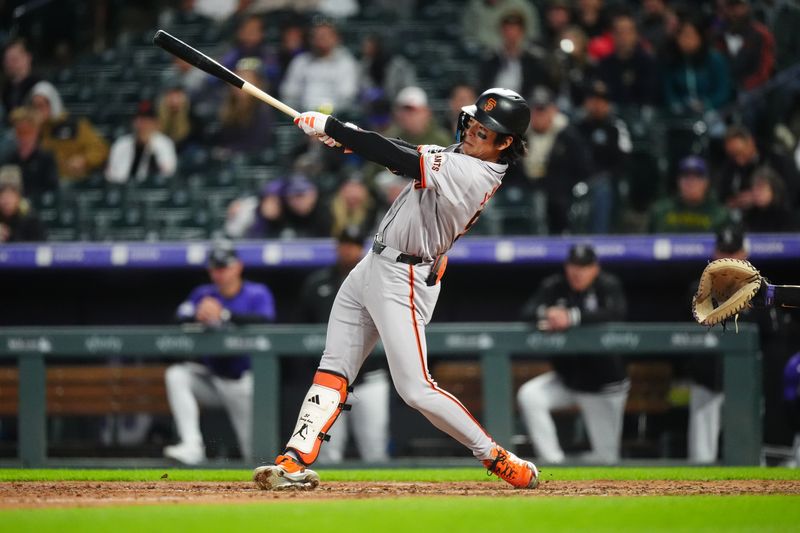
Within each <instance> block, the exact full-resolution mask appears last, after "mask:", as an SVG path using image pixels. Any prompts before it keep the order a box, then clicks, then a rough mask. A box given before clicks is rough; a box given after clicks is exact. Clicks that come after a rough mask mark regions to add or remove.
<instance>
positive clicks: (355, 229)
mask: <svg viewBox="0 0 800 533" xmlns="http://www.w3.org/2000/svg"><path fill="white" fill-rule="evenodd" d="M366 240H367V232H366V231H364V229H363V228H362V227H361V226H359V225H357V224H351V225H349V226H345V227H344V228H343V229H342V231H340V232H339V234H338V235H336V241H337V242H339V243H351V244H357V245H359V246H363V244H364V241H366Z"/></svg>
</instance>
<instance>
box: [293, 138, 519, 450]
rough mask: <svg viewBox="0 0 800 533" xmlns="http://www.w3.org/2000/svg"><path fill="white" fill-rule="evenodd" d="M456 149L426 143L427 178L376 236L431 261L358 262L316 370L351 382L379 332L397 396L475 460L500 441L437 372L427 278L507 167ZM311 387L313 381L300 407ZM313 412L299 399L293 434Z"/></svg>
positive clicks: (388, 258) (433, 294)
mask: <svg viewBox="0 0 800 533" xmlns="http://www.w3.org/2000/svg"><path fill="white" fill-rule="evenodd" d="M456 148H457V146H451V147H448V148H443V147H441V146H421V147H419V149H418V150H419V152H420V154H421V156H420V177H419V179H415V180H414V181H413V182H411V183H410V184H409V185H408V186H407V187H406V188H405V189H404V190H403V192H402V193H401V194H400V196H399V197H398V198H397V199H396V200H395V202H394V203H393V204H392V207H391V208H390V210H389V212H388V213H387V214H386V216H385V218H384V219H383V221H382V222H381V225H380V234H379V238H381V239H382V240H383V242H384V244H385V245H386V246H388V247H391V248H394V249H395V250H398V251H401V252H405V253H407V254H411V255H415V256H418V257H422V258H423V259H424V261H423V262H422V263H419V264H416V265H409V264H405V263H403V262H398V261H396V259H397V255H396V254H394V255H392V254H383V253H381V254H376V253H374V252H371V253H368V254H367V255H366V257H364V258H363V259H362V260H361V261H360V262H359V263H358V265H356V267H355V268H354V269H353V270H352V271H351V272H350V274H348V276H347V278H346V279H345V280H344V283H342V286H341V287H340V289H339V292H338V293H337V294H336V299H335V300H334V303H333V308H332V310H331V315H330V319H329V321H328V332H327V337H326V341H325V351H324V353H323V355H322V360H321V361H320V365H319V369H320V370H321V371H327V372H331V373H334V374H338V375H340V376H344V377H345V378H346V379H347V380H348V382H349V383H352V382H353V381H355V379H356V376H357V375H358V372H359V370H360V369H361V366H362V364H363V363H364V360H365V359H366V358H367V357H368V356H369V354H370V353H371V352H372V350H373V348H374V347H375V344H376V343H377V341H378V339H379V338H380V339H381V340H382V341H383V346H384V349H385V351H386V360H387V362H388V363H389V371H390V372H391V375H392V381H393V383H394V386H395V389H397V392H398V394H399V395H400V397H401V398H402V399H403V400H404V401H405V402H406V403H407V404H408V405H410V406H411V407H413V408H415V409H417V410H418V411H419V412H420V413H422V414H423V415H424V416H425V417H426V418H427V419H428V420H429V421H430V422H431V423H432V424H433V425H434V426H436V427H437V428H439V429H440V430H442V431H443V432H445V433H447V434H448V435H450V436H451V437H453V438H454V439H456V440H457V441H458V442H460V443H462V444H463V445H464V446H466V447H467V448H469V449H470V450H471V451H472V453H473V455H474V456H475V457H476V458H478V459H481V460H486V459H489V458H491V452H492V449H493V447H494V444H495V443H494V441H493V439H492V437H491V436H490V435H489V434H488V433H487V432H486V430H485V429H484V428H483V427H482V426H481V424H480V423H479V422H478V421H477V420H476V419H475V418H474V417H473V416H472V415H471V414H470V413H469V411H468V410H467V409H466V407H464V405H463V404H462V403H461V402H460V401H458V399H457V398H456V397H455V396H453V395H452V394H450V393H448V392H447V391H445V390H442V389H441V388H439V386H438V385H437V384H436V382H435V381H434V380H433V378H432V377H431V375H430V373H429V372H428V354H427V346H426V343H425V326H426V325H427V324H428V322H429V321H430V319H431V317H432V315H433V310H434V307H435V306H436V301H437V299H438V297H439V290H440V288H441V284H439V283H436V284H434V285H428V284H427V283H426V278H427V277H428V276H429V275H430V273H431V269H432V259H433V258H435V257H436V256H438V255H440V254H442V253H444V252H446V251H447V250H448V249H450V247H451V246H452V245H453V242H454V241H455V240H456V239H457V238H458V236H459V235H461V234H463V233H464V232H466V231H467V230H468V229H469V227H470V226H471V225H472V224H474V222H475V220H476V219H477V218H478V216H479V215H480V213H481V211H482V210H483V207H484V205H485V204H486V202H487V201H488V200H489V199H490V198H491V197H492V195H493V194H494V193H495V191H496V190H497V188H498V187H499V186H500V183H501V180H502V178H503V175H504V173H505V171H506V168H507V165H505V164H500V163H490V162H486V161H482V160H480V159H476V158H473V157H471V156H467V155H464V154H461V153H459V152H455V151H454V150H455V149H456ZM313 394H314V389H313V387H312V389H311V390H309V393H308V395H307V396H306V399H305V400H304V402H303V406H307V404H308V402H309V401H311V400H312V396H313ZM313 415H314V412H313V410H310V409H309V408H307V407H301V416H300V417H299V418H298V425H297V427H296V428H295V434H297V433H298V431H300V430H302V424H303V423H304V422H305V419H304V417H305V418H308V417H309V416H313ZM304 438H305V437H304ZM312 438H316V437H312Z"/></svg>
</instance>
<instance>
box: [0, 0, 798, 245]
mask: <svg viewBox="0 0 800 533" xmlns="http://www.w3.org/2000/svg"><path fill="white" fill-rule="evenodd" d="M174 4H175V5H174V6H173V7H168V8H161V9H160V10H159V9H156V8H152V9H151V11H152V13H151V15H152V16H156V15H157V16H158V24H159V25H162V26H163V27H165V28H167V29H170V30H172V31H174V32H175V33H176V34H177V35H178V36H179V37H184V38H186V39H187V40H190V42H191V39H190V37H192V36H195V37H197V39H196V40H199V41H201V42H202V43H205V42H207V43H208V46H207V47H206V50H207V51H209V52H210V53H211V54H212V55H215V57H216V58H217V59H219V61H220V62H221V63H222V64H224V65H226V66H227V67H229V68H231V69H232V70H235V71H236V72H237V74H239V75H240V76H242V77H243V78H244V79H245V80H247V81H249V82H251V83H253V84H255V85H257V86H259V87H262V88H263V89H264V90H266V91H267V92H269V93H271V94H273V95H275V96H276V97H278V98H279V99H281V100H282V101H284V102H286V103H287V104H289V105H291V106H294V107H296V108H297V109H300V110H306V109H315V110H322V111H325V112H333V113H334V114H336V115H337V116H340V117H343V118H345V119H349V120H353V121H354V122H356V123H358V124H359V125H361V126H362V127H365V128H369V129H374V130H378V131H381V132H382V133H385V134H387V135H389V136H398V137H402V138H405V139H407V140H409V141H411V142H416V143H420V144H422V143H428V144H441V145H448V144H451V143H452V142H454V136H453V131H454V122H455V117H456V116H457V113H458V111H459V109H460V107H461V106H462V105H464V104H466V103H471V102H473V101H474V99H475V95H476V94H477V93H479V92H481V91H482V90H484V89H486V88H489V87H492V86H503V87H507V88H511V89H513V90H516V91H518V92H519V93H520V94H522V95H523V96H524V97H526V99H527V100H528V102H529V104H530V106H531V109H532V112H531V127H530V130H529V132H528V147H529V151H528V155H527V156H526V157H525V159H524V161H523V162H522V163H521V164H520V165H518V166H517V167H516V168H515V169H513V171H511V172H509V175H508V176H507V178H506V180H505V183H504V187H503V188H502V189H501V192H500V194H498V195H497V197H496V199H495V201H494V202H493V204H494V205H493V206H492V208H491V209H490V210H489V213H491V215H489V214H488V213H487V217H486V218H489V219H491V220H494V221H495V223H493V224H490V223H486V224H483V225H479V226H478V227H477V228H476V231H477V232H480V231H483V232H484V233H494V234H498V233H500V234H540V235H543V234H549V235H559V234H577V233H636V232H641V233H644V232H670V233H681V232H711V231H714V230H716V229H718V228H719V227H720V226H721V225H724V224H726V223H729V222H733V223H737V224H739V225H741V226H742V227H743V228H744V229H745V230H746V231H758V232H783V231H791V230H794V229H796V228H797V227H798V226H797V223H798V221H797V217H796V216H795V215H794V208H796V207H797V206H798V189H799V188H800V169H799V168H798V165H799V164H800V142H798V140H800V125H799V124H800V121H799V120H798V116H800V98H798V95H800V88H798V86H797V82H796V81H795V80H794V79H793V75H794V70H795V63H796V59H797V58H800V39H799V38H798V37H796V32H795V31H794V27H793V25H792V21H795V20H800V4H798V3H796V2H794V1H783V2H749V1H747V0H719V1H714V2H711V1H706V2H679V1H668V0H646V1H642V2H625V1H622V0H617V1H611V0H606V1H604V0H576V1H574V2H573V1H567V0H539V1H527V0H502V1H483V0H472V1H470V2H469V5H468V6H467V8H466V9H464V10H463V14H462V16H463V21H462V26H461V27H460V28H456V30H458V31H457V35H458V38H459V39H460V42H457V43H456V44H453V43H452V42H449V43H445V42H444V41H442V40H435V37H434V36H433V35H430V34H431V33H432V32H430V31H429V30H428V28H430V26H429V25H428V26H425V23H426V22H429V21H428V20H426V19H427V18H429V17H432V16H435V15H437V10H439V11H442V12H443V13H454V12H459V11H458V6H457V5H455V6H454V5H453V3H450V2H433V3H427V2H426V3H424V4H425V5H422V4H423V3H421V2H414V1H409V2H399V3H392V5H389V4H388V3H378V4H376V5H372V4H373V3H369V4H370V5H369V6H367V5H366V3H364V4H363V5H360V4H359V3H357V2H346V3H344V4H343V3H341V2H307V3H305V2H304V3H300V4H296V5H293V6H292V7H287V6H284V5H283V4H282V3H275V2H257V1H256V2H245V1H242V2H239V3H238V5H237V3H236V2H233V3H231V9H232V10H231V11H230V12H225V13H221V12H219V11H215V10H214V9H212V8H211V7H209V6H214V5H215V4H214V3H213V2H201V1H197V2H195V1H182V2H176V3H174ZM395 4H396V5H395ZM344 5H347V6H348V7H347V8H346V9H344V8H343V7H342V6H344ZM46 9H47V8H44V9H43V10H42V11H43V12H45V11H46ZM390 19H391V20H395V21H396V24H395V27H394V28H393V29H394V32H373V31H372V29H374V28H375V25H376V22H381V21H385V20H390ZM415 28H416V30H415ZM124 29H125V28H124V27H123V30H124ZM415 31H416V33H415ZM425 31H427V33H424V32H425ZM404 32H406V33H408V35H412V36H415V37H416V38H415V39H413V40H407V39H404V38H403V36H404V35H405V33H404ZM409 32H410V33H409ZM451 33H452V31H451ZM131 34H133V35H138V37H139V38H140V41H136V40H135V39H134V38H133V37H130V35H131ZM187 34H188V36H187ZM126 35H127V39H126V38H123V36H126ZM201 35H202V37H200V36H201ZM151 36H152V30H150V31H145V32H138V33H137V31H135V30H133V29H131V30H130V31H128V32H127V33H126V32H125V31H121V32H120V37H119V39H118V41H119V42H117V43H114V45H113V46H109V47H107V48H106V49H105V50H104V51H102V52H101V53H99V54H91V53H88V52H87V53H85V54H83V55H78V57H77V59H74V60H72V62H71V63H70V62H67V64H66V65H64V64H60V65H59V66H58V67H53V66H49V65H48V66H47V67H46V68H37V61H36V58H35V57H34V55H33V53H32V52H31V48H32V47H31V46H30V44H29V43H28V42H26V39H25V38H24V36H19V35H13V33H10V34H9V35H8V39H7V42H6V43H5V46H4V48H3V84H2V102H3V115H4V116H3V120H2V127H1V130H0V162H2V163H3V164H4V165H8V166H10V167H11V168H12V169H15V170H8V171H9V172H17V171H18V172H21V175H22V188H21V191H22V194H23V195H24V197H25V198H26V200H23V202H22V209H21V211H22V212H24V213H25V216H26V217H29V218H36V217H37V216H38V217H40V218H41V219H42V222H43V223H44V224H43V225H44V226H45V227H47V228H49V229H50V232H49V233H50V238H51V239H52V240H75V239H88V240H125V239H169V238H170V236H172V237H174V238H184V239H192V238H207V237H209V236H217V235H220V234H222V233H226V234H227V235H228V236H229V237H234V238H243V237H247V238H294V237H325V236H327V237H330V236H334V235H336V234H337V233H339V232H340V231H341V229H342V228H343V227H345V226H348V225H352V224H357V225H359V226H361V227H362V228H364V229H365V230H367V231H369V230H372V229H373V228H374V226H375V224H376V221H377V219H378V216H379V215H380V213H381V212H382V211H383V210H384V209H385V208H386V206H387V205H388V204H389V203H390V202H391V200H392V199H393V196H394V195H395V194H396V191H397V188H398V187H399V186H400V185H401V184H398V181H397V179H395V178H393V177H392V176H390V175H387V173H386V170H385V169H380V168H375V167H374V166H373V165H369V164H364V162H363V161H362V160H360V159H359V158H357V157H356V156H353V155H341V154H336V153H334V152H331V151H327V150H325V149H324V147H322V146H320V145H318V143H316V144H315V143H309V142H307V141H306V140H305V139H304V138H303V137H302V136H300V135H296V132H293V131H291V130H287V128H286V127H285V126H286V125H287V124H289V121H288V120H287V118H286V117H283V116H279V114H278V112H277V111H276V110H274V109H272V108H270V107H269V106H266V105H263V104H262V103H260V102H258V101H257V100H255V99H254V98H252V97H250V96H248V95H246V94H245V93H243V92H242V91H240V90H237V89H235V88H232V87H229V86H226V85H225V84H224V83H222V82H221V81H220V80H217V79H214V78H211V77H209V76H206V75H205V74H204V73H202V72H201V71H199V70H197V69H195V68H193V67H191V66H189V65H188V64H186V63H184V62H182V61H180V60H177V59H174V60H172V59H171V58H170V57H168V56H167V54H166V53H164V52H163V51H161V50H159V49H156V48H154V47H152V46H150V44H149V42H148V41H149V38H150V37H151ZM344 37H346V39H345V38H344ZM131 41H133V43H131ZM195 44H196V43H195ZM147 47H149V48H150V49H149V50H148V49H147ZM126 53H133V54H134V55H133V57H134V62H135V63H138V65H137V67H136V68H130V69H127V68H125V65H119V64H114V63H116V62H118V61H121V60H123V59H124V58H125V57H126V55H125V54H126ZM137 54H138V55H137ZM137 58H138V59H137ZM148 69H149V70H148ZM129 71H132V73H131V72H129ZM145 74H149V76H150V78H148V79H147V80H145V79H143V78H142V79H138V80H137V79H135V76H137V75H141V76H145ZM104 76H107V77H108V79H107V80H106V81H107V83H106V85H105V86H104V85H103V84H102V83H100V82H98V79H99V78H103V77H104ZM109 93H113V95H114V96H113V97H111V98H110V97H109ZM109 98H110V99H109ZM290 131H291V133H295V134H294V135H292V134H291V133H290ZM152 189H156V191H155V193H154V192H153V190H152ZM209 189H214V190H215V191H216V192H217V193H218V194H216V195H214V194H212V195H208V194H203V191H206V192H207V191H208V190H209ZM141 190H148V191H149V193H142V192H139V191H141ZM187 191H188V192H187ZM159 192H160V194H158V193H159ZM97 207H100V208H103V207H107V208H109V209H106V210H105V211H103V210H102V209H101V210H94V211H93V208H97ZM114 208H116V209H114ZM172 208H182V209H183V211H180V212H178V211H176V210H175V209H172ZM186 208H190V209H188V211H189V214H186V211H187V209H186ZM171 209H172V211H171ZM199 212H205V213H206V215H205V216H198V213H199ZM37 213H38V215H37ZM4 217H5V215H4ZM2 223H3V224H4V226H5V227H8V228H14V227H16V225H17V223H16V222H14V220H12V219H7V218H4V219H3V222H2ZM180 228H184V229H185V230H186V231H179V229H180ZM137 229H138V230H140V231H136V230H137ZM170 229H171V230H173V231H171V232H170V231H169V230H170ZM192 230H196V231H192ZM3 235H4V240H5V241H18V240H24V239H26V238H29V237H25V236H23V235H20V234H18V233H17V232H16V231H4V232H3Z"/></svg>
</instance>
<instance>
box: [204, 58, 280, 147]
mask: <svg viewBox="0 0 800 533" xmlns="http://www.w3.org/2000/svg"><path fill="white" fill-rule="evenodd" d="M260 70H261V62H260V61H259V60H258V59H257V58H255V57H246V58H244V59H241V60H240V61H239V62H238V63H237V64H236V74H238V75H239V76H241V78H242V79H243V80H245V81H246V82H248V83H252V84H253V85H255V86H256V87H259V86H261V85H263V80H262V78H261V77H260V76H259V74H258V73H259V72H260ZM227 91H228V92H227V95H226V96H225V101H224V102H223V103H222V107H221V108H220V111H219V119H220V131H219V133H218V134H217V135H216V138H215V139H214V141H213V144H214V145H215V146H218V147H221V148H224V149H226V150H230V151H232V152H243V153H252V152H257V151H260V150H263V149H264V147H265V146H269V145H270V144H271V143H272V122H273V118H272V107H270V106H268V105H264V103H263V102H261V100H257V99H255V98H253V97H252V96H250V95H249V94H247V93H246V92H244V91H242V90H240V89H237V88H236V87H233V86H230V87H228V88H227Z"/></svg>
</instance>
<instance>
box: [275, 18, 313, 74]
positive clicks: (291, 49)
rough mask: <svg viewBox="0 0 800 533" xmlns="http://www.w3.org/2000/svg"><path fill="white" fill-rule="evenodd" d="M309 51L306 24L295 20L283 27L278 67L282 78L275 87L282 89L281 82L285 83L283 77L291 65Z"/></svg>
mask: <svg viewBox="0 0 800 533" xmlns="http://www.w3.org/2000/svg"><path fill="white" fill-rule="evenodd" d="M307 49H308V47H307V46H306V24H305V23H303V22H301V21H300V20H296V19H293V20H289V21H288V22H287V23H285V24H284V25H283V26H281V39H280V44H279V45H278V66H279V67H280V73H281V78H280V80H279V81H278V83H277V84H276V85H275V87H280V85H281V82H283V76H284V75H285V74H286V71H287V70H289V63H291V62H292V60H293V59H294V58H295V57H296V56H298V55H300V54H302V53H303V52H305V51H306V50H307Z"/></svg>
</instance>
